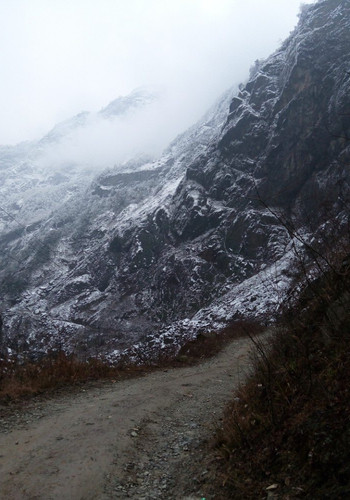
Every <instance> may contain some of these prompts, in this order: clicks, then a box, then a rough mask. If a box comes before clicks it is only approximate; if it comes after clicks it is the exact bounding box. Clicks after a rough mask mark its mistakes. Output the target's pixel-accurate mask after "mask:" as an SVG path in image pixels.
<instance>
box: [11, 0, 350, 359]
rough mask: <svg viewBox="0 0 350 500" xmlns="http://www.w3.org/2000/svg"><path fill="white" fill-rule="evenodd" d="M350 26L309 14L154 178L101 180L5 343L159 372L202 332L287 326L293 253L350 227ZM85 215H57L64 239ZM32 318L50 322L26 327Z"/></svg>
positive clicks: (343, 9) (324, 6)
mask: <svg viewBox="0 0 350 500" xmlns="http://www.w3.org/2000/svg"><path fill="white" fill-rule="evenodd" d="M349 18H350V5H349V3H348V2H340V1H338V0H325V1H321V2H318V3H316V4H314V5H310V6H308V8H305V9H303V11H302V13H301V16H300V22H299V25H298V26H297V27H296V29H295V30H294V32H293V33H292V34H291V35H290V37H289V38H288V39H287V40H286V41H285V42H284V43H283V44H282V46H281V48H280V49H278V51H276V52H275V53H274V54H273V55H272V56H270V57H269V58H267V59H266V60H265V61H260V62H259V63H258V64H256V65H255V68H254V70H253V71H252V73H251V76H250V79H249V80H248V82H247V83H246V84H245V85H243V86H241V88H240V90H239V92H238V93H237V94H236V95H235V96H233V98H231V99H229V98H228V96H229V94H228V96H226V97H225V98H224V99H223V101H222V103H221V105H220V104H219V107H218V109H220V110H221V111H220V112H219V114H218V115H217V116H216V117H215V116H213V118H212V119H213V120H214V122H213V125H211V124H210V122H211V120H210V119H208V120H207V121H206V122H205V120H204V123H202V125H199V126H197V129H196V128H195V129H192V132H191V131H190V132H189V133H187V135H186V133H185V135H184V136H183V137H182V138H181V137H180V147H179V148H178V150H177V151H176V142H175V143H173V145H172V146H171V147H170V150H168V152H166V153H165V154H164V155H163V156H162V157H161V158H160V159H159V160H157V161H156V162H155V163H151V162H146V164H143V165H142V161H141V165H140V167H136V168H134V167H133V166H132V165H130V167H129V168H128V171H127V172H124V173H123V174H122V173H121V172H120V173H118V174H117V173H113V171H111V172H109V173H105V174H102V175H101V176H100V177H99V178H98V179H96V180H95V181H93V183H92V184H91V187H90V188H88V190H87V191H86V192H85V194H84V199H83V200H79V203H78V209H76V208H75V209H74V210H75V212H78V213H79V212H80V213H82V214H83V215H81V216H79V217H78V219H76V220H75V223H74V224H72V225H71V226H69V227H70V229H73V232H72V234H71V235H70V236H68V235H67V233H65V231H67V229H63V230H60V231H58V233H56V234H57V240H56V241H55V242H54V245H53V247H54V248H53V252H52V255H51V257H49V258H48V261H47V264H46V265H42V264H39V266H38V265H37V264H36V266H37V267H36V269H34V270H33V272H32V273H31V274H29V276H28V278H29V280H30V281H31V283H30V287H29V288H27V291H25V292H23V295H22V298H21V299H20V300H19V302H18V303H17V304H15V305H13V307H12V308H11V309H10V311H9V312H8V313H6V314H5V315H4V325H5V328H4V331H5V338H6V340H5V342H4V343H5V344H7V345H8V346H11V342H14V343H13V345H15V342H18V338H19V336H18V335H17V336H16V338H14V337H13V332H20V335H22V338H23V342H24V344H23V346H22V348H23V349H29V350H31V349H34V350H35V349H38V347H37V346H38V345H41V346H42V347H40V349H41V348H42V349H44V350H45V349H47V348H48V347H49V346H50V347H52V346H53V345H56V344H57V342H58V343H59V344H60V345H62V346H63V347H64V348H65V349H67V350H68V351H70V350H76V349H78V350H80V351H87V352H90V351H92V350H93V349H94V348H95V347H96V346H97V345H98V347H99V349H100V352H101V353H102V354H103V355H107V356H110V359H117V358H118V356H119V355H121V353H122V352H123V350H125V349H127V352H128V353H129V354H130V356H133V355H134V354H133V353H135V352H136V353H137V352H139V351H142V352H144V353H146V354H147V356H149V357H152V355H153V354H154V353H157V352H158V351H159V349H169V350H173V351H175V352H176V350H178V349H179V347H180V345H181V343H182V342H184V341H185V340H186V339H188V338H191V337H193V336H195V335H196V334H197V333H198V332H199V331H201V330H203V329H211V328H214V327H215V328H218V327H224V326H225V325H226V324H227V323H228V322H231V321H234V320H235V319H238V318H241V317H250V318H252V317H253V318H258V319H260V320H262V319H263V318H264V315H266V314H267V313H269V314H270V313H272V312H273V313H274V312H276V309H277V308H278V305H279V304H280V303H281V301H283V300H284V299H285V298H286V297H287V296H288V294H289V293H290V292H291V287H292V285H293V279H295V275H296V269H295V268H296V265H295V262H294V258H295V251H294V250H293V248H294V249H295V248H298V249H299V251H300V252H304V251H305V244H304V243H303V242H306V243H307V242H309V241H311V240H312V238H313V239H314V240H315V238H316V240H317V238H319V237H320V234H321V233H320V230H319V228H320V227H321V226H322V225H324V224H325V222H327V220H330V218H331V216H332V217H333V220H335V221H336V224H338V225H339V227H340V226H341V224H342V223H345V222H344V221H345V220H346V217H347V215H346V210H345V208H344V204H342V201H341V198H345V197H346V196H347V195H348V186H349V184H348V181H349V173H348V170H347V169H346V163H347V161H348V159H349V155H350V151H349V149H350V148H349V145H348V143H347V141H346V140H345V139H344V138H346V137H348V136H349V133H350V130H349V129H350V121H349V119H348V118H347V117H346V116H345V115H344V110H347V109H348V106H349V95H350V92H349V91H350V82H349V78H348V74H347V71H348V68H349V66H350V61H349V55H348V52H347V51H346V47H348V46H349V44H350V35H349V33H350V30H349V24H350V20H349ZM335 61H336V63H335ZM225 99H226V100H225ZM228 101H229V102H228ZM226 105H227V107H226V110H224V107H225V106H226ZM215 120H216V121H215ZM206 127H208V130H207V129H206ZM196 130H197V132H196ZM191 134H192V135H191ZM196 134H197V136H196ZM342 136H344V138H342ZM196 137H197V139H196ZM196 140H197V142H196ZM181 141H182V142H181ZM201 141H202V142H203V143H201ZM174 148H175V149H174ZM141 172H142V173H141ZM69 210H71V212H69ZM74 210H73V209H71V208H69V206H67V214H64V210H61V211H60V213H56V214H55V215H54V216H55V217H56V219H57V222H56V225H59V224H62V226H61V227H63V228H64V227H65V226H66V227H68V226H67V224H68V223H67V222H64V217H65V216H67V217H68V219H67V220H68V221H69V217H70V219H72V217H73V220H74ZM69 214H70V215H69ZM72 214H73V215H72ZM274 214H277V215H280V217H276V216H275V215H274ZM310 214H312V217H311V220H309V219H310ZM283 220H290V221H292V223H293V225H294V226H295V228H296V229H297V230H298V231H299V232H300V233H301V234H302V238H301V239H299V241H298V240H297V239H295V238H293V234H292V235H291V231H290V230H289V227H288V224H287V225H286V224H284V223H283ZM71 222H72V220H71ZM47 234H49V233H47ZM309 235H310V236H309ZM51 237H53V234H52V236H51ZM21 251H23V249H22V250H21ZM293 252H294V253H293ZM25 258H26V259H27V262H28V264H30V265H33V262H32V261H33V259H32V257H31V256H30V255H29V256H28V255H27V256H26V257H25ZM39 260H40V259H39ZM56 265H58V267H61V268H60V270H59V269H57V270H56V271H54V266H56ZM45 273H46V275H45ZM45 280H49V281H52V284H51V285H49V286H47V285H45ZM45 286H46V288H45V290H41V289H40V287H45ZM40 290H41V291H40ZM16 300H17V299H16ZM21 305H22V306H23V305H25V306H26V307H29V308H34V307H37V310H38V311H39V312H38V315H39V316H40V321H39V320H38V319H33V317H27V318H26V319H25V320H24V319H23V317H21ZM45 315H46V317H45ZM43 318H44V319H43ZM54 318H59V319H57V321H56V319H54ZM40 323H42V324H40ZM34 324H35V326H33V325H34ZM28 331H29V332H31V333H30V335H29V336H28ZM43 331H45V332H46V334H45V335H46V338H45V339H44V337H43V335H42V333H40V332H43ZM21 332H22V333H21ZM28 338H29V339H30V342H29V343H28V344H27V345H26V342H27V341H28ZM26 339H27V340H26ZM29 344H31V345H29Z"/></svg>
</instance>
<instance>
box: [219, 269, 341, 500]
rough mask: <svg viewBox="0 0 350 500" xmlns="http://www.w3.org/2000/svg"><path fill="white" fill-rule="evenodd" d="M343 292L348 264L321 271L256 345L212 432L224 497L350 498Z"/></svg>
mask: <svg viewBox="0 0 350 500" xmlns="http://www.w3.org/2000/svg"><path fill="white" fill-rule="evenodd" d="M349 290H350V266H349V264H346V265H344V266H343V267H342V272H341V273H334V272H329V273H325V275H324V276H323V278H322V279H321V280H319V281H318V283H317V284H314V285H313V290H312V292H311V293H310V290H308V291H307V293H306V294H304V296H303V297H302V298H301V301H300V303H299V304H298V307H297V308H295V309H294V310H292V311H290V312H289V313H286V315H285V318H284V322H283V324H282V325H281V328H280V330H279V332H278V333H276V335H275V338H274V339H273V341H272V342H271V344H270V347H269V349H266V348H265V347H264V346H261V345H257V346H256V347H257V349H256V356H255V371H254V374H253V375H252V376H251V378H250V379H249V381H248V383H247V384H245V385H244V386H242V387H241V388H240V390H239V391H238V393H237V395H236V396H237V397H236V400H235V401H234V402H233V403H232V404H231V405H230V406H229V407H228V408H227V410H226V414H225V418H224V423H223V426H222V428H221V429H220V431H219V432H218V438H217V447H218V451H219V456H220V460H221V466H220V467H219V477H220V486H222V485H224V486H225V488H226V489H225V490H224V491H225V493H224V496H223V498H239V499H245V498H247V499H256V498H266V496H267V491H266V488H267V487H269V486H270V485H273V484H275V485H277V486H276V489H275V490H274V492H273V493H274V495H275V496H274V497H273V498H280V499H282V498H283V499H293V498H309V499H327V498H328V499H335V498H350V388H349V378H350V293H349ZM270 496H271V493H270Z"/></svg>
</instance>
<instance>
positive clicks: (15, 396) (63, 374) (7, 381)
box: [0, 322, 261, 403]
mask: <svg viewBox="0 0 350 500" xmlns="http://www.w3.org/2000/svg"><path fill="white" fill-rule="evenodd" d="M248 330H249V331H254V333H258V332H259V331H260V330H261V327H260V326H259V325H257V324H251V323H249V324H248V323H244V322H237V323H234V324H233V325H231V326H229V327H227V328H226V329H225V330H223V331H222V332H219V333H213V332H211V333H206V332H203V333H201V334H199V335H198V337H197V338H196V339H195V340H193V341H190V342H188V343H186V344H185V345H184V346H183V347H182V348H181V350H180V352H179V354H178V355H177V356H176V357H175V358H173V357H169V356H163V355H162V354H161V353H160V355H159V359H158V361H157V362H153V363H151V362H149V361H147V360H143V361H142V360H141V362H140V363H138V364H135V363H130V362H128V360H126V359H124V360H123V361H121V363H120V364H119V365H117V366H116V365H111V364H109V363H107V362H104V361H101V360H99V359H95V358H91V359H89V360H88V361H82V360H80V359H79V358H78V357H77V356H74V355H67V354H65V353H64V352H63V351H58V352H52V353H50V354H48V355H47V356H46V357H43V358H42V359H40V360H38V361H34V362H33V361H21V362H20V361H19V360H18V359H13V358H12V359H10V358H8V359H0V403H8V402H12V401H16V400H19V399H23V398H28V397H30V396H35V395H37V394H41V393H45V392H48V391H52V390H56V389H59V388H61V387H65V386H67V387H69V386H74V385H76V384H82V383H85V382H89V381H94V380H108V379H114V380H120V379H124V378H129V377H135V376H140V375H143V374H145V373H148V372H151V371H154V370H156V369H161V368H165V367H181V366H185V365H187V366H188V365H193V364H196V363H199V362H201V361H202V360H203V359H205V358H209V357H212V356H215V355H216V354H217V353H218V352H219V351H220V350H221V349H222V348H223V347H224V346H225V345H226V344H227V343H228V342H230V341H231V340H233V339H235V338H238V337H240V336H242V335H246V334H247V333H246V332H247V331H248Z"/></svg>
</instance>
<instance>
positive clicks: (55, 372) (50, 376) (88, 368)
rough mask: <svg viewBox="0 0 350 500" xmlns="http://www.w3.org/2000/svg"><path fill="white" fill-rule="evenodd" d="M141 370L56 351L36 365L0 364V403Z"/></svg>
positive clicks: (36, 362) (130, 374)
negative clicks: (82, 359) (86, 359)
mask: <svg viewBox="0 0 350 500" xmlns="http://www.w3.org/2000/svg"><path fill="white" fill-rule="evenodd" d="M143 372H144V367H137V366H129V367H123V368H119V367H115V366H112V365H109V364H107V363H104V362H103V361H100V360H96V359H90V360H88V361H80V360H79V359H78V358H77V357H76V356H74V355H67V354H65V353H64V352H62V351H60V352H55V353H51V354H49V355H47V356H46V357H44V358H42V359H41V360H40V361H35V362H30V361H26V362H19V361H18V360H16V359H5V360H4V359H2V360H1V361H0V402H2V403H5V402H10V401H13V400H17V399H19V398H23V397H28V396H33V395H36V394H40V393H43V392H45V391H49V390H53V389H58V388H60V387H63V386H69V385H75V384H78V383H83V382H88V381H92V380H101V379H120V378H125V377H130V376H132V375H138V374H140V373H143Z"/></svg>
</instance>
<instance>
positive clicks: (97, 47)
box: [0, 0, 312, 144]
mask: <svg viewBox="0 0 350 500" xmlns="http://www.w3.org/2000/svg"><path fill="white" fill-rule="evenodd" d="M303 3H312V2H311V1H309V0H308V1H304V2H303ZM299 4H300V0H0V67H1V79H0V109H1V114H0V144H5V143H6V144H7V143H16V142H19V141H22V140H27V139H34V138H39V137H40V136H42V135H43V134H44V133H45V132H47V131H48V130H49V129H50V128H51V127H52V126H53V125H54V124H55V123H57V122H58V121H61V120H64V119H66V118H69V117H70V116H72V115H74V114H76V113H78V112H80V111H81V110H89V111H90V110H92V111H93V110H98V109H100V108H101V107H103V106H105V105H106V104H107V103H108V102H110V101H111V100H113V99H115V98H116V97H118V96H119V95H125V94H127V93H129V92H130V91H131V90H132V89H134V88H136V87H139V86H143V85H148V84H157V85H164V86H165V87H166V88H167V89H168V91H169V93H170V95H172V96H173V99H174V101H176V103H177V110H178V111H179V113H180V114H182V115H183V127H184V128H185V127H187V126H188V125H190V124H191V123H192V122H193V121H195V120H196V119H198V118H199V117H200V116H201V115H202V114H203V113H204V111H206V109H207V108H208V107H209V106H210V105H211V104H212V102H213V101H215V100H216V99H217V98H218V97H219V95H220V94H221V93H222V92H223V91H225V90H226V89H227V88H228V87H230V86H232V85H234V84H237V83H239V82H240V81H242V80H245V79H246V77H247V74H248V70H249V67H250V66H251V64H252V63H253V62H254V60H255V59H257V58H262V57H266V56H268V55H269V54H270V53H271V52H272V51H273V50H275V49H276V48H277V47H278V45H279V44H280V43H281V41H282V40H283V39H284V38H286V36H288V34H289V32H290V31H291V30H292V29H293V27H294V26H295V24H296V22H297V13H298V11H299ZM181 125H182V124H181Z"/></svg>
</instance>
